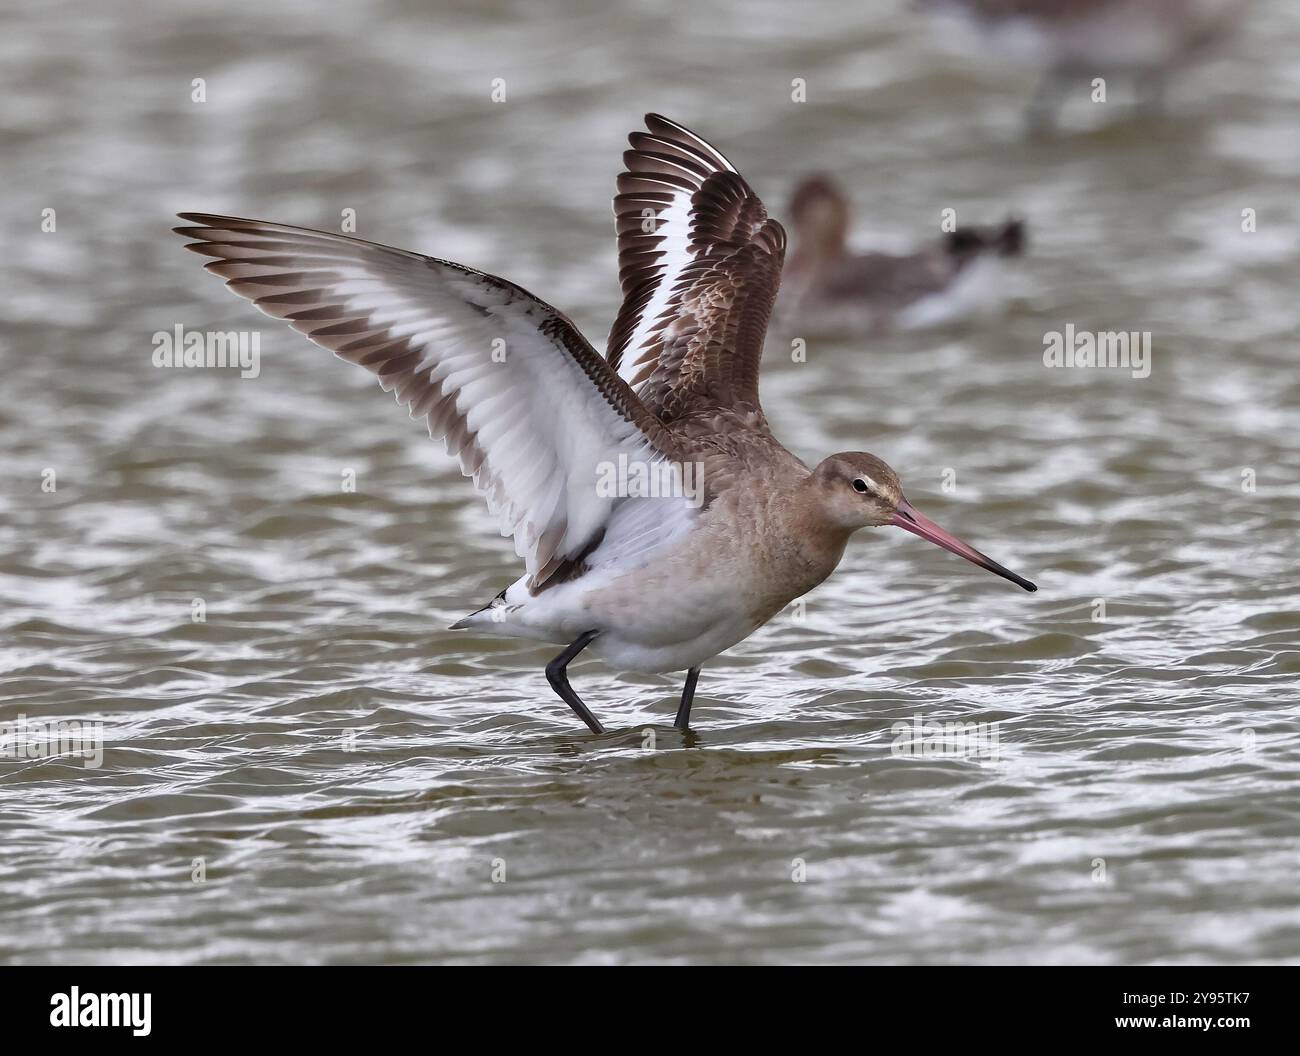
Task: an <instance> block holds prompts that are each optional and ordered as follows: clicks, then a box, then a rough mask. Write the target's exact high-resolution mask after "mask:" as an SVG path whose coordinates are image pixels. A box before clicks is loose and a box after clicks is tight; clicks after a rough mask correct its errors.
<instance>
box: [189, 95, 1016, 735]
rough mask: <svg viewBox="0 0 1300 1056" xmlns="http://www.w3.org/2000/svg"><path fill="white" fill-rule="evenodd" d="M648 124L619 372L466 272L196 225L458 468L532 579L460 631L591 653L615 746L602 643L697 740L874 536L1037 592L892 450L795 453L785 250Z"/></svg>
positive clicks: (558, 664) (733, 184) (625, 201)
mask: <svg viewBox="0 0 1300 1056" xmlns="http://www.w3.org/2000/svg"><path fill="white" fill-rule="evenodd" d="M646 129H647V130H646V131H644V132H634V133H632V135H631V137H630V141H631V146H632V149H631V150H630V151H628V152H627V153H626V154H625V155H624V160H625V163H626V165H627V171H626V172H624V173H623V174H622V175H620V176H619V179H618V191H619V193H618V195H617V197H616V198H615V199H614V210H615V214H616V217H617V226H618V251H619V265H620V268H619V277H620V279H621V281H622V285H623V292H624V302H623V306H622V309H621V310H620V311H619V314H618V317H617V319H616V320H615V322H614V326H613V329H612V331H611V333H610V336H609V343H608V349H607V354H606V356H605V357H604V358H602V357H601V356H600V355H599V354H598V353H597V352H596V351H595V349H593V348H592V346H591V345H590V344H589V343H588V342H587V340H586V339H585V338H584V337H583V336H582V335H581V334H580V333H579V332H578V331H577V329H576V328H575V327H574V325H573V323H571V322H570V321H569V319H568V318H567V317H565V316H564V315H563V314H562V313H561V312H559V311H557V310H556V309H555V308H552V307H551V306H550V305H548V304H544V303H543V302H541V301H539V300H538V299H537V298H536V297H534V296H533V295H532V294H530V293H528V292H527V291H526V290H524V289H522V288H520V287H519V286H516V285H514V283H511V282H507V281H506V280H504V279H499V278H496V277H495V276H492V275H486V274H483V273H482V272H478V271H474V270H472V269H470V268H466V267H464V266H462V265H460V264H453V263H451V262H449V261H445V260H437V259H434V258H432V257H426V256H422V255H420V254H418V253H410V252H407V251H405V250H401V249H392V248H389V247H388V246H381V245H376V244H374V243H371V242H363V241H360V240H359V239H355V238H348V237H344V236H341V235H335V234H329V233H326V232H322V231H310V230H306V229H303V228H298V227H288V226H286V225H283V224H272V223H265V222H263V221H260V220H242V219H236V218H234V217H227V216H211V215H208V214H205V213H182V214H181V219H182V220H185V221H187V222H188V224H189V225H191V226H186V227H178V228H176V231H177V233H178V234H181V235H183V236H185V237H187V238H191V239H194V240H195V241H194V242H193V243H192V244H190V245H189V246H188V248H189V249H192V250H194V251H195V252H197V253H201V254H203V255H205V256H208V257H214V258H216V259H214V260H212V261H209V262H208V263H207V264H206V265H205V266H206V268H207V270H209V271H211V272H214V273H215V274H217V275H220V276H221V277H222V278H224V279H226V285H227V286H229V287H230V289H232V290H233V291H234V292H235V293H237V294H239V295H240V296H243V297H247V298H248V299H249V300H251V301H252V302H253V303H254V304H255V305H257V307H258V308H260V309H261V310H262V311H263V312H265V313H267V314H268V315H271V316H273V317H275V318H277V319H283V320H285V321H286V322H288V323H289V325H290V326H292V327H293V328H294V329H295V330H298V331H299V332H301V333H303V334H305V335H306V336H307V337H309V338H310V339H311V340H312V341H314V342H315V343H316V344H318V345H320V346H322V347H323V348H327V349H329V350H331V351H332V352H334V353H335V354H336V355H337V356H339V357H340V358H342V359H346V360H349V361H350V362H353V363H357V364H359V365H361V366H363V367H366V368H367V369H368V370H370V371H372V372H373V373H374V374H376V375H377V376H378V379H379V383H380V385H381V386H382V387H383V388H384V389H385V390H387V391H390V392H393V393H394V394H395V395H396V397H397V400H398V402H399V403H402V404H404V405H406V406H407V407H408V408H409V409H410V414H411V416H412V417H413V418H417V419H423V420H425V421H426V422H427V424H428V428H429V434H430V435H431V436H432V437H433V438H435V439H441V440H443V441H444V442H445V444H446V446H447V450H448V451H449V452H450V453H451V454H453V455H455V456H457V457H459V459H460V466H461V470H462V472H464V473H465V475H466V476H471V477H473V479H474V484H475V486H476V487H477V488H478V490H479V491H480V492H481V493H482V494H483V495H484V497H485V498H486V499H487V503H488V507H489V509H490V510H492V511H493V512H494V513H495V514H496V515H497V516H498V517H499V519H500V527H501V533H502V534H503V535H512V536H513V537H514V541H515V551H516V552H517V553H518V554H519V556H520V557H522V558H523V559H524V563H525V566H526V572H525V574H524V575H523V576H522V577H521V578H520V579H518V580H517V581H516V582H514V583H512V584H511V585H510V586H508V587H507V588H506V589H505V590H503V591H502V592H501V593H500V594H499V595H498V596H497V597H496V598H495V599H494V600H493V601H492V602H491V603H490V604H488V605H487V606H485V607H484V608H482V609H480V610H478V611H477V612H475V613H472V614H471V615H469V616H466V617H465V618H464V619H462V620H460V621H459V622H457V623H456V624H454V625H453V626H454V627H457V628H473V629H474V630H476V631H481V632H484V633H491V634H503V635H511V636H516V637H524V638H535V639H540V640H542V641H550V642H556V643H562V642H567V643H569V644H568V646H567V648H565V650H564V651H563V652H562V653H560V654H559V655H558V656H557V657H555V659H554V660H552V661H551V663H550V664H548V665H547V668H546V675H547V678H548V680H549V681H550V683H551V685H552V686H553V687H554V689H555V691H556V692H557V693H558V694H559V695H560V697H561V698H562V699H563V700H564V701H565V702H566V703H568V705H569V706H570V707H571V708H572V709H573V710H574V712H576V713H577V715H578V716H579V717H580V718H581V719H582V721H583V722H585V723H586V724H587V725H588V726H589V727H590V728H591V729H592V730H593V731H594V732H596V733H601V732H603V731H602V727H601V724H600V723H599V722H598V721H597V719H596V717H595V716H594V715H593V714H592V713H591V711H590V710H589V709H588V708H587V706H586V705H585V704H584V703H583V702H582V701H581V700H580V699H579V698H578V695H577V694H576V693H575V692H574V691H573V688H572V687H571V686H570V685H569V680H568V678H567V676H566V674H565V668H566V667H567V665H568V664H569V662H570V661H571V660H572V659H573V658H574V657H575V656H577V655H578V654H579V653H580V652H582V650H584V649H586V648H587V647H588V646H591V647H592V648H593V650H594V651H595V652H596V653H597V654H598V655H600V656H603V657H604V658H605V659H606V660H607V661H608V662H609V663H610V664H612V665H614V666H615V667H617V668H620V669H624V670H631V671H644V672H664V671H686V672H687V676H686V686H685V689H684V691H683V692H682V697H681V706H680V707H679V709H678V712H677V718H676V720H675V725H676V726H677V727H678V728H680V729H683V730H684V729H686V728H687V726H688V723H689V720H690V709H691V700H692V697H693V695H694V692H695V684H696V680H697V679H698V677H699V673H700V665H701V664H703V663H704V662H705V661H706V660H708V659H710V658H711V657H713V656H716V655H717V654H718V653H720V652H722V651H723V650H725V649H728V648H730V647H731V646H733V645H735V644H736V643H737V642H739V641H741V640H743V639H744V638H746V637H748V636H749V635H750V634H752V633H753V632H754V631H755V630H756V629H757V628H759V627H761V626H762V625H763V624H764V623H766V622H767V621H768V620H769V619H771V618H772V616H774V615H775V614H776V613H778V612H780V611H781V610H782V609H783V608H784V607H785V606H786V605H787V604H788V603H789V602H790V601H792V600H793V599H795V598H797V597H799V596H800V595H802V594H805V593H807V592H808V591H810V590H812V588H813V587H815V586H817V584H818V583H820V582H821V581H822V580H824V579H825V578H826V577H827V576H828V575H830V573H831V572H832V571H833V570H834V568H835V566H836V565H837V564H838V563H839V561H840V557H841V556H842V555H843V553H844V548H845V545H846V544H847V542H848V539H849V536H850V535H852V534H853V533H854V532H855V531H857V530H858V529H859V528H867V527H874V526H879V525H888V524H892V525H897V526H898V527H900V528H903V529H904V530H906V531H909V532H912V533H914V534H916V535H919V536H921V537H922V538H923V539H928V540H930V541H931V542H934V543H937V544H938V545H939V546H942V547H944V548H946V549H948V550H951V551H952V552H953V553H955V554H959V555H960V556H962V557H964V558H966V559H967V560H968V561H972V562H974V563H975V564H977V565H979V566H980V567H981V568H985V569H988V570H989V571H990V572H995V573H997V574H998V575H1000V576H1003V577H1005V578H1006V579H1009V580H1011V581H1012V582H1013V583H1016V584H1018V585H1019V586H1021V587H1023V588H1024V589H1025V590H1035V589H1036V588H1035V586H1034V584H1032V583H1030V582H1029V581H1028V580H1026V579H1022V578H1021V577H1020V576H1018V575H1016V574H1015V573H1014V572H1010V571H1008V570H1007V569H1005V568H1003V567H1002V566H1001V565H999V564H997V563H996V562H994V561H992V560H990V559H989V558H987V557H985V556H984V555H983V554H981V553H980V552H979V551H978V550H975V549H973V548H972V547H970V546H967V545H966V544H965V543H963V542H961V541H960V540H959V539H957V538H956V537H955V536H953V535H950V534H949V533H948V532H946V531H944V530H943V529H942V528H940V527H939V526H938V525H937V524H935V523H934V522H933V521H931V520H929V519H928V518H926V517H924V516H922V515H921V514H920V513H918V512H917V511H916V510H915V509H913V507H912V506H911V504H910V503H909V502H908V501H907V499H906V498H904V496H903V490H902V486H901V485H900V484H899V481H898V477H897V475H896V474H895V473H894V471H893V470H892V469H890V468H889V467H888V466H887V465H885V463H884V462H882V461H881V460H880V459H878V458H876V457H875V456H874V455H868V454H864V453H862V452H856V451H851V452H846V453H843V454H838V455H832V456H831V457H829V458H827V459H826V460H825V461H823V462H822V463H820V464H819V465H818V466H817V467H816V468H814V469H809V468H808V467H806V466H805V465H804V464H803V463H802V462H800V461H799V460H798V459H797V458H795V457H794V455H792V454H790V452H788V451H787V450H786V449H785V448H784V447H782V446H781V444H780V443H779V442H778V441H777V440H776V438H775V437H774V436H773V435H772V433H771V431H770V430H769V429H768V425H767V420H766V418H764V416H763V411H762V408H761V407H760V406H759V402H758V369H759V358H760V356H761V353H762V346H763V336H764V332H765V331H766V329H767V321H768V316H769V314H770V312H771V308H772V302H773V300H774V299H775V297H776V291H777V285H778V283H779V281H780V275H781V261H782V257H783V255H784V252H785V233H784V231H783V230H782V228H781V226H780V224H778V223H777V222H776V221H775V220H771V219H769V218H768V216H767V213H766V211H765V210H764V208H763V203H762V202H760V201H759V199H758V197H757V196H756V195H755V194H754V192H753V191H752V190H750V187H749V185H748V184H747V183H746V182H745V180H744V179H743V178H742V177H741V176H740V175H739V173H737V172H736V170H735V169H734V168H733V167H732V166H731V164H730V162H728V161H727V159H726V158H724V157H723V156H722V154H720V153H719V152H718V151H717V150H715V149H714V148H713V147H712V146H710V145H709V144H708V143H706V142H705V141H704V140H703V139H701V138H700V137H699V136H697V135H695V133H693V132H691V131H689V130H688V129H685V128H683V127H682V126H681V125H678V124H674V123H673V122H671V121H668V120H666V119H665V118H662V117H659V116H657V115H654V114H651V115H649V116H647V117H646ZM615 466H617V467H623V469H624V470H628V469H629V468H630V467H636V466H639V467H642V468H643V469H647V470H664V469H665V468H666V469H668V470H670V471H671V472H670V474H669V476H670V477H675V478H676V479H682V480H684V479H685V476H686V474H685V472H684V471H683V468H682V467H687V466H689V467H691V468H692V470H693V472H692V474H691V475H692V477H693V478H694V479H696V480H698V481H699V482H701V485H702V486H701V487H700V488H699V489H690V488H685V487H682V488H677V489H668V490H669V491H670V492H671V493H670V494H668V495H665V494H663V490H664V489H662V488H660V489H656V490H657V491H658V492H659V494H647V493H646V489H643V488H632V487H626V486H625V487H619V486H618V483H619V479H623V480H624V483H626V482H628V481H630V480H632V479H633V478H634V477H636V476H637V475H636V474H633V473H631V472H623V473H618V474H614V477H615V478H616V479H615V480H614V481H613V485H612V486H611V484H610V473H609V470H610V467H615ZM646 475H649V474H646ZM659 475H660V476H662V474H659ZM602 485H605V486H602Z"/></svg>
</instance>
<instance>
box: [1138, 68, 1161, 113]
mask: <svg viewBox="0 0 1300 1056" xmlns="http://www.w3.org/2000/svg"><path fill="white" fill-rule="evenodd" d="M1136 92H1137V109H1138V111H1139V112H1140V113H1141V114H1142V115H1143V116H1145V117H1160V116H1162V115H1163V114H1164V112H1165V78H1164V74H1162V73H1158V72H1155V73H1147V74H1143V75H1141V76H1139V77H1138V78H1137V85H1136Z"/></svg>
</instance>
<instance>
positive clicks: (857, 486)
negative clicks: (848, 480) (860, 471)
mask: <svg viewBox="0 0 1300 1056" xmlns="http://www.w3.org/2000/svg"><path fill="white" fill-rule="evenodd" d="M853 490H854V491H860V492H862V494H863V495H865V494H866V493H867V492H868V491H870V490H871V489H870V488H868V487H867V482H866V481H865V480H863V479H862V478H861V477H854V478H853Z"/></svg>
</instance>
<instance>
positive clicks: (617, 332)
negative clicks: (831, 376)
mask: <svg viewBox="0 0 1300 1056" xmlns="http://www.w3.org/2000/svg"><path fill="white" fill-rule="evenodd" d="M645 122H646V129H647V131H645V132H633V133H632V134H631V136H629V137H628V141H629V142H630V143H631V145H632V149H631V150H629V151H627V152H626V153H625V154H624V155H623V160H624V163H625V164H626V165H627V171H626V172H624V173H622V174H621V175H620V176H619V178H618V191H619V193H618V195H617V196H616V197H615V199H614V215H615V217H616V218H617V222H618V262H619V281H620V282H622V284H623V307H622V308H621V309H620V311H619V313H618V318H617V319H616V320H615V322H614V326H613V329H611V331H610V335H609V343H608V346H607V350H606V358H607V359H608V360H609V362H610V365H611V366H613V367H614V368H615V369H616V370H617V371H618V373H619V376H620V377H621V378H623V380H625V381H626V382H627V383H628V384H629V385H631V386H632V387H633V389H634V390H635V391H636V393H637V395H638V396H640V397H641V400H642V402H643V403H644V404H645V405H646V406H647V407H648V408H649V409H650V410H651V411H652V412H653V413H655V414H656V415H658V416H659V418H660V419H661V420H663V421H665V422H672V421H673V420H675V419H677V418H681V417H683V416H686V415H689V414H692V413H696V412H700V411H708V410H716V409H724V410H737V411H740V412H742V413H748V414H750V415H752V416H753V417H754V420H755V421H756V422H761V420H762V411H761V409H760V407H759V402H758V369H759V361H760V359H761V357H762V353H763V337H764V335H765V334H766V333H767V321H768V317H769V316H770V315H771V311H772V302H773V301H774V300H775V298H776V291H777V287H778V286H779V285H780V281H781V262H782V260H783V259H784V256H785V231H784V230H783V229H782V228H781V225H780V224H778V223H777V222H776V221H775V220H769V219H768V216H767V211H766V210H765V209H764V208H763V203H762V202H761V201H759V199H758V196H757V195H756V194H754V192H753V191H752V190H751V189H750V187H749V184H747V183H746V182H745V180H744V178H743V177H741V175H740V174H739V173H737V172H736V170H735V169H734V168H733V167H732V165H731V163H730V162H729V161H727V159H726V158H724V157H723V156H722V155H721V154H720V153H719V152H718V151H717V150H715V149H714V148H713V147H712V146H710V145H709V144H708V143H706V142H705V141H704V140H703V139H701V138H700V137H699V136H697V135H696V134H695V133H694V132H691V131H690V130H689V129H686V128H683V127H682V126H681V125H678V124H675V123H673V122H672V121H669V120H668V119H666V118H663V117H660V116H659V115H657V114H647V115H646V119H645Z"/></svg>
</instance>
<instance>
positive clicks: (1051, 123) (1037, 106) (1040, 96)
mask: <svg viewBox="0 0 1300 1056" xmlns="http://www.w3.org/2000/svg"><path fill="white" fill-rule="evenodd" d="M1065 89H1066V84H1065V81H1064V79H1063V78H1062V76H1061V75H1060V74H1059V73H1057V72H1055V71H1054V70H1046V71H1044V73H1043V75H1042V77H1041V79H1040V80H1039V82H1038V87H1037V88H1036V89H1035V90H1034V98H1033V100H1032V101H1031V102H1030V104H1029V110H1028V111H1027V112H1026V114H1025V124H1026V125H1027V127H1028V130H1029V134H1030V135H1031V136H1041V135H1043V134H1045V133H1047V132H1050V131H1051V130H1052V129H1053V128H1054V127H1055V125H1056V115H1057V113H1058V112H1059V111H1060V109H1061V99H1062V97H1063V96H1064V94H1065Z"/></svg>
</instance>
